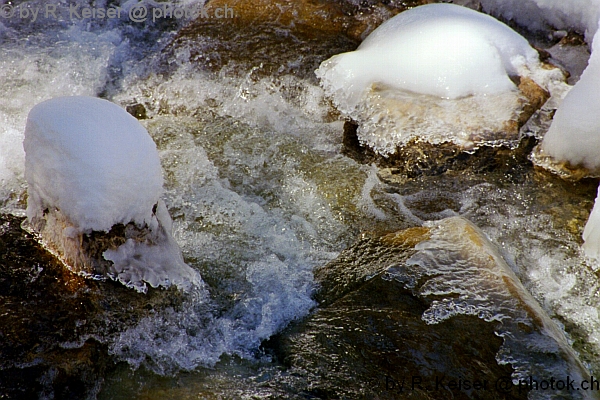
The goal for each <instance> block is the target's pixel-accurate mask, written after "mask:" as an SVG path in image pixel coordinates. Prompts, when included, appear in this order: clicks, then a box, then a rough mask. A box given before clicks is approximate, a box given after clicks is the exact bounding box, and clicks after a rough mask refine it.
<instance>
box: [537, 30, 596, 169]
mask: <svg viewBox="0 0 600 400" xmlns="http://www.w3.org/2000/svg"><path fill="white" fill-rule="evenodd" d="M598 104H600V37H598V35H597V34H596V36H595V37H594V41H593V44H592V55H591V57H590V60H589V64H588V67H587V68H586V69H585V71H584V72H583V74H582V75H581V78H580V80H579V82H577V84H576V85H575V86H574V87H573V88H572V89H571V90H570V91H569V93H567V95H566V96H565V98H564V99H563V101H562V102H561V104H560V106H559V107H558V109H557V110H556V114H555V115H554V119H553V121H552V125H551V126H550V129H548V132H547V133H546V135H545V136H544V139H543V141H542V143H541V145H540V146H539V149H536V153H535V154H534V155H533V157H534V161H535V162H536V163H537V164H538V165H542V166H544V167H547V168H549V169H551V170H554V169H555V168H554V167H553V166H552V163H561V162H568V163H569V164H570V165H571V166H572V167H583V168H585V169H587V170H588V171H587V172H586V175H588V176H600V157H598V153H599V151H600V135H599V134H598V133H599V132H600V117H599V116H598ZM548 157H549V158H550V160H548V159H547V158H548Z"/></svg>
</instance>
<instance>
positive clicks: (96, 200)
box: [23, 96, 162, 231]
mask: <svg viewBox="0 0 600 400" xmlns="http://www.w3.org/2000/svg"><path fill="white" fill-rule="evenodd" d="M23 147H24V148H25V153H26V157H25V178H26V179H27V182H28V185H29V186H28V190H27V193H28V196H29V199H28V203H27V216H28V218H29V219H32V218H35V217H39V216H41V215H42V213H43V210H44V209H46V208H49V207H55V208H57V209H59V210H61V212H62V213H63V214H64V215H65V216H66V217H67V218H69V220H70V221H71V222H72V223H73V224H74V225H75V227H77V228H78V229H79V230H80V231H90V230H94V231H108V230H109V229H110V228H111V227H112V226H113V225H114V224H117V223H127V222H130V221H133V222H135V223H137V224H144V223H146V224H147V223H150V221H151V217H152V207H153V206H154V205H155V204H156V203H157V201H158V199H159V197H160V195H161V193H162V169H161V166H160V159H159V157H158V152H157V150H156V145H155V144H154V142H153V141H152V138H151V137H150V135H148V132H147V131H146V129H145V128H144V127H143V126H142V125H140V123H139V122H138V121H137V120H136V119H135V118H134V117H133V116H131V115H129V113H127V112H126V111H125V110H123V109H122V108H121V107H119V106H117V105H116V104H113V103H111V102H109V101H107V100H102V99H98V98H94V97H87V96H70V97H58V98H54V99H51V100H47V101H44V102H42V103H40V104H38V105H36V106H35V107H33V108H32V109H31V111H30V113H29V116H28V118H27V124H26V127H25V140H24V141H23Z"/></svg>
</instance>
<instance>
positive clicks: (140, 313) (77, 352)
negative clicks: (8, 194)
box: [0, 215, 182, 399]
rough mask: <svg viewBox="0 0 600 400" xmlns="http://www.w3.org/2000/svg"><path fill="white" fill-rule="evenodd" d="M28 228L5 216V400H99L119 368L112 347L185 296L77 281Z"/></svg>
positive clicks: (1, 353)
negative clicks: (126, 331)
mask: <svg viewBox="0 0 600 400" xmlns="http://www.w3.org/2000/svg"><path fill="white" fill-rule="evenodd" d="M22 221H23V219H22V218H18V217H14V216H10V215H0V398H3V399H4V398H7V399H8V398H10V399H34V398H57V399H59V398H61V399H62V398H64V399H66V398H78V399H83V398H90V397H91V398H94V397H95V394H96V393H97V392H98V391H99V390H100V388H101V384H102V381H103V377H104V375H105V374H106V373H107V371H109V370H110V369H111V368H113V367H114V360H113V359H112V358H111V356H110V355H109V354H108V343H110V342H111V341H112V340H114V337H115V335H118V334H119V332H121V331H123V330H124V329H125V328H126V327H128V326H131V325H134V324H136V323H137V322H139V321H140V320H141V319H142V318H144V317H146V316H148V315H151V314H152V313H153V310H154V309H160V308H165V307H173V308H174V309H177V307H180V306H181V303H182V295H181V293H180V292H179V291H177V290H175V289H174V288H173V289H169V290H153V289H150V291H149V292H148V293H147V294H145V295H143V294H139V293H137V292H135V291H132V290H129V289H127V288H125V287H124V286H122V285H120V284H117V283H115V282H112V281H105V282H102V281H95V280H89V279H85V278H83V277H81V276H78V275H76V274H73V273H71V272H69V271H68V270H67V269H65V268H64V267H63V265H61V264H60V263H59V262H58V261H57V260H56V258H55V257H54V256H52V255H51V254H49V253H48V252H47V251H46V250H44V249H43V248H42V247H41V246H40V245H39V244H38V243H37V242H36V241H35V240H34V238H33V237H32V235H30V234H28V233H27V232H26V231H24V230H22V229H21V227H20V224H21V223H22Z"/></svg>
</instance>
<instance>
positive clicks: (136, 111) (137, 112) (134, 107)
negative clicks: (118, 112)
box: [126, 103, 148, 119]
mask: <svg viewBox="0 0 600 400" xmlns="http://www.w3.org/2000/svg"><path fill="white" fill-rule="evenodd" d="M126 110H127V112H128V113H129V114H131V115H133V116H134V117H136V118H137V119H146V118H148V114H147V113H146V107H144V105H143V104H139V103H136V104H131V105H129V106H127V107H126Z"/></svg>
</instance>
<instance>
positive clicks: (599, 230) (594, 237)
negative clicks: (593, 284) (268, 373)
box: [582, 187, 600, 265]
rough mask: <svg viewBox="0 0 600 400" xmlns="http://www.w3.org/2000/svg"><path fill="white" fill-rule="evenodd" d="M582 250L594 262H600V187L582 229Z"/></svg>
mask: <svg viewBox="0 0 600 400" xmlns="http://www.w3.org/2000/svg"><path fill="white" fill-rule="evenodd" d="M583 241H584V243H583V246H582V248H583V251H584V253H585V255H586V256H587V257H588V258H590V259H591V260H592V261H593V263H594V264H596V265H597V264H598V263H600V187H598V196H597V197H596V201H595V203H594V208H592V212H591V213H590V216H589V218H588V220H587V223H586V224H585V228H584V230H583Z"/></svg>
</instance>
